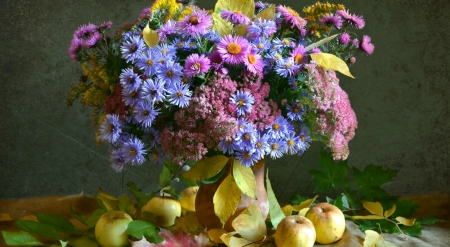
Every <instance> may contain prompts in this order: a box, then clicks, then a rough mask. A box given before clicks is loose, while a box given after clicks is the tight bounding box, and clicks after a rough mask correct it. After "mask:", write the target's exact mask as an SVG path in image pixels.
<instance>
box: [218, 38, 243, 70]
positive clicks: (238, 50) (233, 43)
mask: <svg viewBox="0 0 450 247" xmlns="http://www.w3.org/2000/svg"><path fill="white" fill-rule="evenodd" d="M249 48H250V45H249V43H248V41H247V40H246V39H244V38H243V37H240V36H235V37H233V36H231V35H227V36H225V37H223V38H222V39H221V40H220V42H219V43H218V44H217V51H219V53H220V55H221V56H222V59H223V61H224V62H227V63H230V64H239V63H241V62H244V60H245V59H246V57H247V53H248V52H249Z"/></svg>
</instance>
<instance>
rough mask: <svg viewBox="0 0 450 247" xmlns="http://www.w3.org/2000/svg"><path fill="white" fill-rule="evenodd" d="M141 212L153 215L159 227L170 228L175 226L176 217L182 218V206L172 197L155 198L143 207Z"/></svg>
mask: <svg viewBox="0 0 450 247" xmlns="http://www.w3.org/2000/svg"><path fill="white" fill-rule="evenodd" d="M141 211H142V212H145V211H147V212H150V213H152V214H153V215H154V216H155V220H156V225H157V226H160V227H169V226H173V225H174V224H175V218H176V217H180V216H181V205H180V202H178V201H177V200H176V199H174V198H172V197H166V196H155V197H153V198H152V199H151V200H150V201H149V202H148V203H147V204H145V205H144V206H143V207H142V209H141Z"/></svg>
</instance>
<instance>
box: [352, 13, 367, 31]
mask: <svg viewBox="0 0 450 247" xmlns="http://www.w3.org/2000/svg"><path fill="white" fill-rule="evenodd" d="M348 23H349V24H350V25H353V26H355V27H356V28H358V29H361V28H363V27H364V26H365V25H366V22H365V21H364V19H363V18H362V16H357V15H352V16H351V18H350V19H349V20H348Z"/></svg>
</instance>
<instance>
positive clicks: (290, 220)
mask: <svg viewBox="0 0 450 247" xmlns="http://www.w3.org/2000/svg"><path fill="white" fill-rule="evenodd" d="M315 240H316V231H315V230H314V225H313V223H312V222H311V221H310V220H308V219H307V218H305V217H303V216H300V215H289V216H286V217H285V218H284V219H282V220H281V221H280V223H278V226H277V230H276V231H275V244H276V245H277V247H312V246H313V245H314V242H315Z"/></svg>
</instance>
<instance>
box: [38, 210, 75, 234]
mask: <svg viewBox="0 0 450 247" xmlns="http://www.w3.org/2000/svg"><path fill="white" fill-rule="evenodd" d="M35 215H36V218H37V219H38V220H39V221H40V222H42V223H44V224H47V225H49V226H50V227H52V228H53V229H54V230H55V231H57V232H65V233H81V232H80V231H79V230H78V229H77V228H76V227H75V226H74V225H73V224H72V222H70V220H68V219H66V218H64V217H62V216H59V215H54V214H43V213H35Z"/></svg>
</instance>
